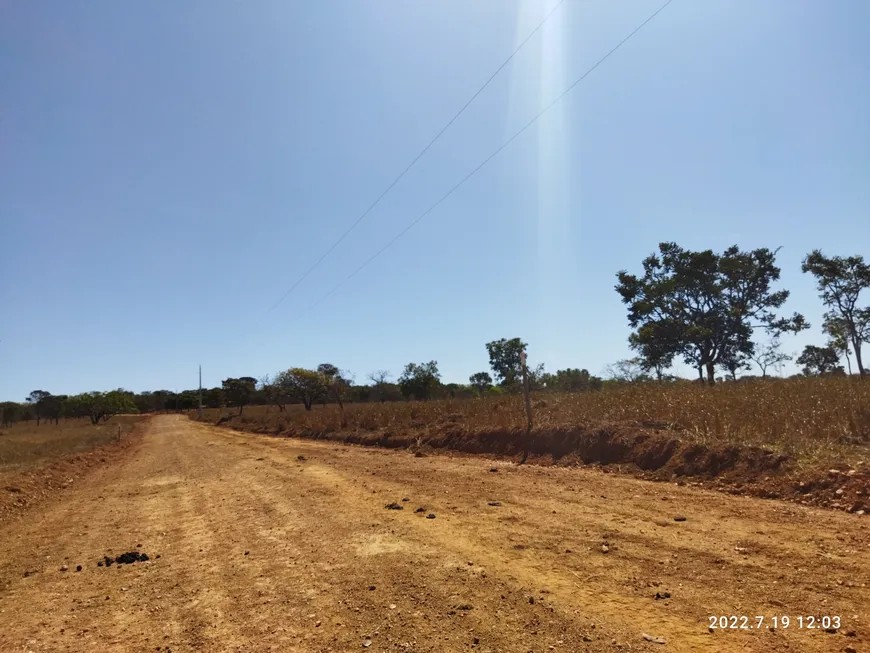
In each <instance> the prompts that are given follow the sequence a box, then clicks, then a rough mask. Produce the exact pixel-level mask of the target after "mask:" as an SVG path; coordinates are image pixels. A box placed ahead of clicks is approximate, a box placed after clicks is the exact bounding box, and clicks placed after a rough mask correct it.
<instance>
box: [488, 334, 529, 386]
mask: <svg viewBox="0 0 870 653" xmlns="http://www.w3.org/2000/svg"><path fill="white" fill-rule="evenodd" d="M526 347H528V344H527V343H525V342H523V341H522V340H520V339H519V338H511V339H510V340H508V339H506V338H502V339H501V340H493V341H492V342H488V343H486V351H487V353H489V366H490V367H491V368H492V372H493V374H494V375H495V378H496V380H497V381H498V384H499V385H500V386H502V387H504V388H510V389H512V390H516V389H519V388H520V386H521V385H522V380H523V365H522V360H521V355H522V353H523V352H525V351H526Z"/></svg>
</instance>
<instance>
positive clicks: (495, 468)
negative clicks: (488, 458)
mask: <svg viewBox="0 0 870 653" xmlns="http://www.w3.org/2000/svg"><path fill="white" fill-rule="evenodd" d="M489 471H491V472H497V471H498V467H490V468H489Z"/></svg>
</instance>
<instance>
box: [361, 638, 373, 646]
mask: <svg viewBox="0 0 870 653" xmlns="http://www.w3.org/2000/svg"><path fill="white" fill-rule="evenodd" d="M371 645H372V640H370V639H368V638H366V639H364V640H363V648H368V647H369V646H371Z"/></svg>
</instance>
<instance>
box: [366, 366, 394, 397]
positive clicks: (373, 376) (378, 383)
mask: <svg viewBox="0 0 870 653" xmlns="http://www.w3.org/2000/svg"><path fill="white" fill-rule="evenodd" d="M391 376H392V374H390V373H389V372H387V370H376V371H374V372H371V373H370V374H369V375H368V379H369V381H371V382H372V384H373V385H374V386H375V391H376V392H377V393H378V398H379V399H380V400H381V403H384V402H385V401H386V400H387V399H386V393H385V392H384V386H386V385H387V384H389V382H390V377H391Z"/></svg>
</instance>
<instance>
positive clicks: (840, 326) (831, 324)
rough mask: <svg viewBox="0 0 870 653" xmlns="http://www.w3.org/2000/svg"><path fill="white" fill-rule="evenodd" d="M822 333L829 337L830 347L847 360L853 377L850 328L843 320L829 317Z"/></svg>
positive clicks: (850, 374) (847, 365)
mask: <svg viewBox="0 0 870 653" xmlns="http://www.w3.org/2000/svg"><path fill="white" fill-rule="evenodd" d="M822 331H824V332H825V333H826V334H827V335H828V347H830V348H831V349H833V350H834V351H835V352H837V356H841V357H842V358H844V359H845V360H846V367H847V368H848V370H849V376H852V361H851V360H849V354H850V353H851V346H850V343H849V328H848V326H847V325H846V321H845V320H843V319H842V318H837V317H829V318H828V319H826V320H825V322H824V324H822Z"/></svg>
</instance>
